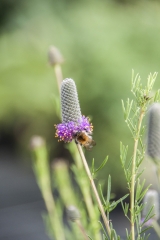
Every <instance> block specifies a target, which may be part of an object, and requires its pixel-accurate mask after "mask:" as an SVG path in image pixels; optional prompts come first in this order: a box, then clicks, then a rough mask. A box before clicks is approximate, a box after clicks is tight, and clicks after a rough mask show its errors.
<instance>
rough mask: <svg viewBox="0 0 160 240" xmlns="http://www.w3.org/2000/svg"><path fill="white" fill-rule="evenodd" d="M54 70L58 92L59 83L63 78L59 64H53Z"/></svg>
mask: <svg viewBox="0 0 160 240" xmlns="http://www.w3.org/2000/svg"><path fill="white" fill-rule="evenodd" d="M54 71H55V75H56V80H57V85H58V90H59V93H60V89H61V83H62V80H63V75H62V68H61V65H60V64H56V65H55V66H54Z"/></svg>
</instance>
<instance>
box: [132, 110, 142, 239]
mask: <svg viewBox="0 0 160 240" xmlns="http://www.w3.org/2000/svg"><path fill="white" fill-rule="evenodd" d="M143 117H144V110H143V109H141V112H140V116H139V121H138V127H137V135H136V136H135V139H134V151H133V160H132V180H131V190H130V192H131V194H130V217H131V236H132V238H131V239H132V240H135V228H134V223H135V214H134V210H135V209H134V208H135V202H134V199H135V184H136V156H137V149H138V141H139V137H140V136H139V135H140V129H141V125H142V120H143Z"/></svg>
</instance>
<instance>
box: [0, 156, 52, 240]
mask: <svg viewBox="0 0 160 240" xmlns="http://www.w3.org/2000/svg"><path fill="white" fill-rule="evenodd" d="M43 212H45V207H44V203H43V200H42V198H41V194H40V192H39V189H38V186H37V184H36V182H35V178H34V175H33V172H32V169H30V168H29V167H24V166H23V165H21V164H20V162H19V161H18V162H17V161H16V160H15V159H12V157H11V156H10V154H8V153H6V152H5V153H4V152H3V153H2V152H1V154H0V240H32V239H33V240H49V238H48V237H47V235H46V233H45V227H44V224H43V220H42V213H43Z"/></svg>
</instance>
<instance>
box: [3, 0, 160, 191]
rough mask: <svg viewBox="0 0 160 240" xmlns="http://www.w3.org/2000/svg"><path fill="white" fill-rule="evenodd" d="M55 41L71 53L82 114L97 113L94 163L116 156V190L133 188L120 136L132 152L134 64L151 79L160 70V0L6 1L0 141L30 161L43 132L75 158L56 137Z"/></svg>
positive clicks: (69, 70)
mask: <svg viewBox="0 0 160 240" xmlns="http://www.w3.org/2000/svg"><path fill="white" fill-rule="evenodd" d="M50 45H54V46H56V47H58V48H59V49H60V51H61V53H62V54H63V56H64V58H65V62H64V64H63V65H62V70H63V75H64V78H66V77H70V78H73V79H74V80H75V82H76V84H77V89H78V94H79V100H80V103H81V109H82V113H83V114H84V115H86V116H88V115H89V116H91V117H92V122H93V125H94V139H95V141H96V142H97V145H96V147H95V148H93V150H92V151H91V152H86V155H87V159H88V161H89V163H91V161H92V158H93V157H94V158H95V163H96V165H97V166H98V165H99V164H100V163H101V162H102V160H103V159H104V158H105V157H106V155H109V162H108V164H107V166H106V167H105V170H104V171H103V174H102V175H101V179H106V181H107V178H108V174H109V173H110V174H111V176H112V189H113V191H115V192H117V194H118V193H120V192H121V191H127V188H126V186H127V185H126V182H125V179H124V174H123V172H122V169H121V164H120V159H119V143H120V141H123V143H124V144H129V146H130V152H132V148H133V143H132V137H131V135H130V133H129V130H128V129H127V126H126V125H125V123H124V120H123V113H122V107H121V99H124V100H126V99H127V97H131V93H130V88H131V73H132V69H134V71H135V73H140V75H141V78H142V80H143V82H144V83H145V82H146V80H147V76H148V74H149V73H150V72H152V73H153V72H155V71H157V72H159V69H160V63H159V59H160V2H159V1H131V0H130V1H127V0H120V1H118V0H117V1H112V0H110V1H109V0H106V1H104V0H97V1H94V0H92V1H91V0H86V1H84V0H79V1H73V0H68V1H67V0H57V1H56V0H45V1H43V0H28V1H21V0H14V1H11V0H1V1H0V136H1V139H0V140H1V143H2V146H4V142H5V143H6V144H7V143H8V142H9V143H10V147H12V148H14V149H15V150H16V152H17V154H21V155H22V156H23V158H24V160H25V159H27V156H29V147H28V146H29V140H30V138H31V136H32V135H35V134H39V135H42V136H43V137H45V138H46V140H47V143H48V146H49V150H50V158H51V159H53V158H55V157H60V156H61V157H64V156H67V157H68V158H70V159H71V156H70V155H69V154H68V153H67V150H66V149H65V146H64V144H63V143H58V142H57V139H55V138H54V134H55V129H54V124H56V123H59V122H60V119H58V117H57V115H56V111H55V107H54V104H53V101H52V95H54V96H57V97H58V88H57V85H56V79H55V75H54V71H53V69H52V68H51V66H50V65H49V63H48V61H47V52H48V49H49V46H50ZM159 87H160V83H159V76H158V79H157V82H156V84H155V90H156V89H157V88H159ZM29 164H31V162H29Z"/></svg>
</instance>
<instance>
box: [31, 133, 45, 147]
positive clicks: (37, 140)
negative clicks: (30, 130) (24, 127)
mask: <svg viewBox="0 0 160 240" xmlns="http://www.w3.org/2000/svg"><path fill="white" fill-rule="evenodd" d="M44 145H45V140H44V138H42V137H41V136H36V135H35V136H33V137H32V138H31V141H30V146H31V148H32V149H36V148H40V147H43V146H44Z"/></svg>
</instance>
